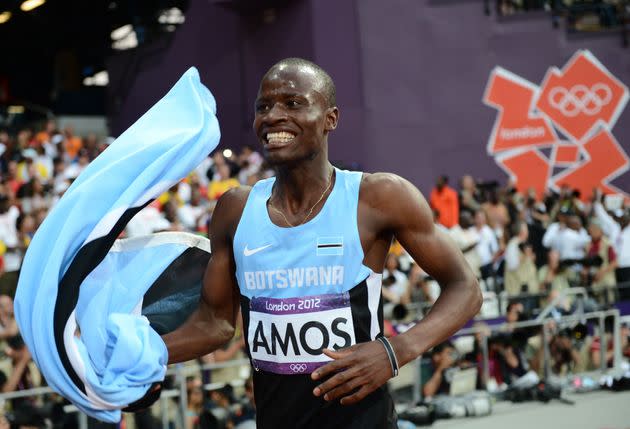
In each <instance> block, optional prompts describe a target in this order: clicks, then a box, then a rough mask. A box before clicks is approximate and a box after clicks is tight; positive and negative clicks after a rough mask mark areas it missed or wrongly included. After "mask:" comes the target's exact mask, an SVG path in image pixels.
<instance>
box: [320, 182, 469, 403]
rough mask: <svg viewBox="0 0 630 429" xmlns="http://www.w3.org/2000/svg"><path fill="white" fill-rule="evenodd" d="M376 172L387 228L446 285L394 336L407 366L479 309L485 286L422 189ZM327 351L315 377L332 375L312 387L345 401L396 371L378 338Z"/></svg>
mask: <svg viewBox="0 0 630 429" xmlns="http://www.w3.org/2000/svg"><path fill="white" fill-rule="evenodd" d="M372 177H373V178H374V179H373V180H371V182H372V184H371V185H370V186H371V187H372V188H373V189H372V190H371V191H370V194H371V195H375V196H376V198H375V202H374V203H373V208H374V210H377V211H378V212H379V215H380V216H382V218H383V219H385V224H384V225H383V228H385V229H386V230H388V231H391V232H392V233H393V235H394V236H395V237H396V238H397V239H398V240H399V241H400V243H401V244H402V245H403V247H404V248H405V249H406V250H407V252H409V254H410V255H411V257H412V258H413V259H414V261H416V263H417V264H418V266H420V267H422V269H423V270H425V271H426V272H427V273H428V274H429V275H430V276H432V277H433V278H434V279H436V280H437V281H438V283H439V284H440V288H441V293H440V297H439V298H438V300H437V301H436V302H435V304H434V305H433V308H432V309H431V311H430V312H429V314H427V315H426V316H425V317H424V318H423V319H422V320H421V321H420V322H419V323H417V324H416V325H415V326H414V327H412V328H411V329H409V330H407V331H406V332H405V333H403V334H400V335H398V336H396V337H393V338H392V339H391V344H392V346H393V348H394V352H395V354H396V358H397V360H398V363H399V366H403V365H405V364H407V363H408V362H410V361H412V360H414V359H416V358H417V357H418V356H420V355H421V354H422V353H424V352H425V351H427V350H428V349H430V348H431V347H433V346H434V345H436V344H439V343H440V342H442V341H444V340H445V339H446V338H448V337H449V336H450V335H452V334H453V333H455V332H456V331H457V330H459V329H460V328H461V327H462V326H463V325H464V324H465V323H466V322H467V321H468V320H470V319H471V318H472V317H473V316H474V315H475V314H477V312H478V311H479V309H480V307H481V300H482V299H481V291H480V289H479V284H478V282H477V279H476V277H475V275H474V274H473V272H472V270H471V269H470V267H469V266H468V264H467V263H466V260H465V259H464V257H463V255H462V253H461V251H460V250H459V249H458V248H457V246H456V244H455V243H454V242H453V240H451V239H450V238H449V237H448V236H447V235H446V234H445V233H443V232H441V231H440V230H439V229H438V228H435V227H434V224H433V219H432V213H431V210H430V208H429V206H428V204H427V202H426V200H425V199H424V197H423V196H422V194H421V193H420V191H418V189H416V187H415V186H413V185H412V184H411V183H409V182H408V181H406V180H404V179H402V178H400V177H398V176H395V175H391V174H379V175H372ZM362 192H363V188H362ZM392 196H396V197H395V198H393V197H392ZM324 353H325V354H326V355H328V356H329V357H331V358H333V359H334V361H333V362H331V363H329V364H327V365H325V366H323V367H321V368H319V369H318V370H316V371H315V372H314V373H313V374H312V378H313V379H314V380H321V379H324V378H325V377H328V376H330V378H329V379H328V380H326V381H325V382H323V383H322V384H320V385H319V386H317V387H316V388H315V389H314V391H313V393H314V394H315V395H316V396H321V395H324V399H326V400H328V401H332V400H335V399H338V398H341V403H342V404H344V405H346V404H353V403H356V402H358V401H360V400H361V399H363V398H364V397H366V396H367V395H368V394H369V393H371V392H372V391H374V390H376V389H377V388H378V387H379V386H381V385H382V384H384V383H385V382H387V380H389V379H390V378H391V377H392V370H391V366H390V363H389V358H388V355H387V353H386V351H385V348H384V346H383V344H381V343H380V342H379V341H371V342H368V343H362V344H357V345H354V346H352V347H350V348H348V349H344V350H339V351H337V352H334V351H329V350H325V351H324Z"/></svg>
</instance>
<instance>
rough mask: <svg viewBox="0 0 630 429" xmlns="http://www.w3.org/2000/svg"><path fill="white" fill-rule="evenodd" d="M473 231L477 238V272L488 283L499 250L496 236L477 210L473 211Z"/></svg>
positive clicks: (481, 212) (492, 273) (482, 213)
mask: <svg viewBox="0 0 630 429" xmlns="http://www.w3.org/2000/svg"><path fill="white" fill-rule="evenodd" d="M474 222H475V230H476V231H477V234H478V236H479V242H478V243H477V247H476V251H477V255H478V257H479V272H480V275H481V278H482V280H484V282H485V283H486V285H487V283H488V280H489V279H490V278H493V277H494V263H495V262H496V261H497V259H498V258H499V254H500V248H499V242H498V240H497V236H496V235H495V233H494V231H493V230H492V229H491V228H490V227H489V226H488V222H487V218H486V213H485V212H484V211H483V210H481V209H478V210H477V211H475V220H474Z"/></svg>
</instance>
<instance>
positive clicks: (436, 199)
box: [429, 176, 459, 228]
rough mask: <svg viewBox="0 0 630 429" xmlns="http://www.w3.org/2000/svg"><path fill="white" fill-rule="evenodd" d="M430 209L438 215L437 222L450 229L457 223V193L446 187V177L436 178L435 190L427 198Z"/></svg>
mask: <svg viewBox="0 0 630 429" xmlns="http://www.w3.org/2000/svg"><path fill="white" fill-rule="evenodd" d="M429 202H430V203H431V207H432V208H433V209H434V210H437V211H438V212H439V214H440V216H439V222H440V223H441V224H442V225H444V226H445V227H447V228H451V227H453V226H455V225H456V224H457V222H458V221H459V202H458V197H457V192H456V191H455V190H454V189H453V188H451V187H449V186H448V177H447V176H440V177H438V179H437V181H436V183H435V188H433V190H432V191H431V195H430V198H429Z"/></svg>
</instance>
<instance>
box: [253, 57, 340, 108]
mask: <svg viewBox="0 0 630 429" xmlns="http://www.w3.org/2000/svg"><path fill="white" fill-rule="evenodd" d="M283 66H289V67H299V68H302V67H303V68H309V69H311V70H313V71H314V72H315V75H316V76H317V79H318V80H319V83H320V87H321V90H322V94H323V95H324V97H325V98H326V101H327V102H328V107H334V106H336V105H337V89H336V88H335V82H333V80H332V77H330V75H329V74H328V72H326V70H324V69H323V68H321V67H320V66H318V65H317V64H315V63H314V62H312V61H309V60H305V59H304V58H296V57H292V58H285V59H283V60H280V61H278V62H277V63H275V64H274V65H272V66H271V68H270V69H269V70H268V71H267V73H265V75H264V76H263V79H265V78H266V77H267V76H269V75H270V74H271V73H272V72H273V71H274V70H276V69H277V68H279V67H283Z"/></svg>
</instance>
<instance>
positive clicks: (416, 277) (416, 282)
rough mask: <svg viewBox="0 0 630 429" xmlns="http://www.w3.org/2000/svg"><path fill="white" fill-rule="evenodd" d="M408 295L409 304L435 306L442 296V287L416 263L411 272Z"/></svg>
mask: <svg viewBox="0 0 630 429" xmlns="http://www.w3.org/2000/svg"><path fill="white" fill-rule="evenodd" d="M408 280H409V286H408V287H407V293H408V295H409V302H414V303H416V302H419V303H426V304H429V305H433V303H434V302H435V301H436V300H437V299H438V297H439V296H440V286H439V285H438V283H437V282H436V281H435V280H433V279H432V278H431V277H429V275H428V274H427V273H426V272H425V271H424V270H423V269H422V268H420V267H419V266H418V265H417V264H416V263H413V264H412V265H411V269H410V270H409V276H408Z"/></svg>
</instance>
